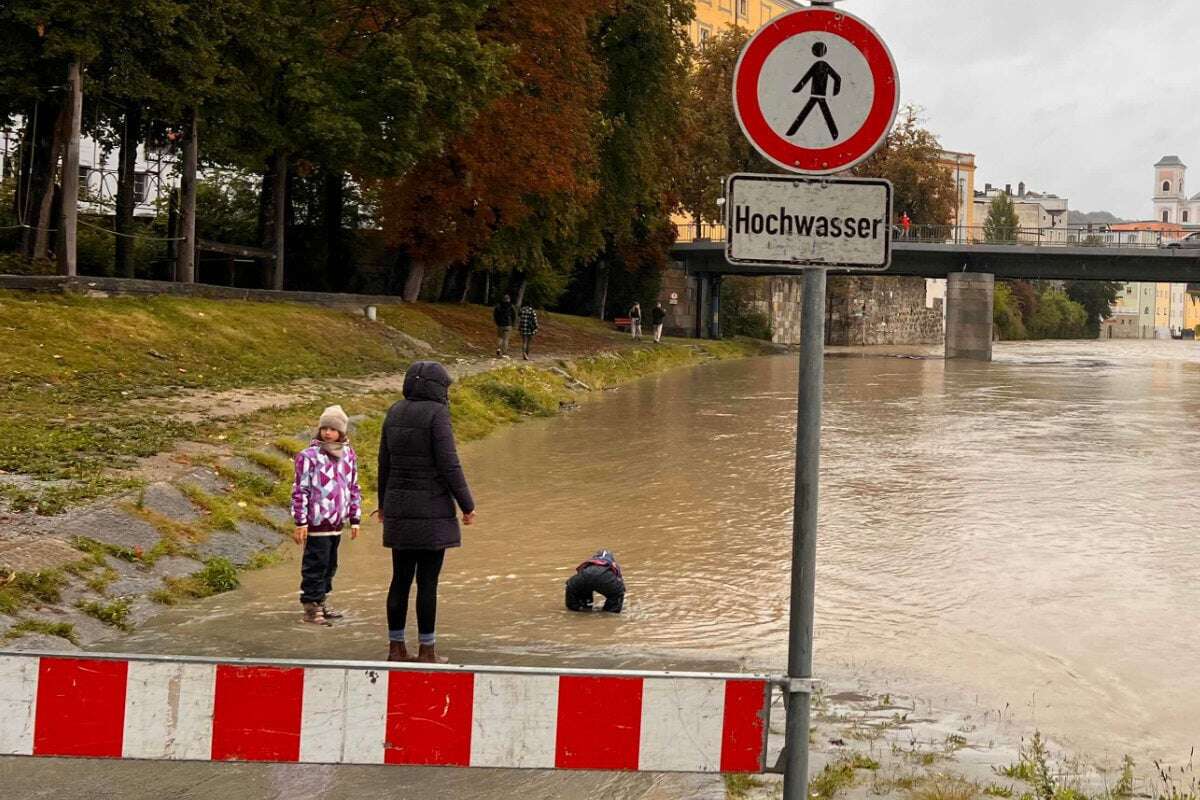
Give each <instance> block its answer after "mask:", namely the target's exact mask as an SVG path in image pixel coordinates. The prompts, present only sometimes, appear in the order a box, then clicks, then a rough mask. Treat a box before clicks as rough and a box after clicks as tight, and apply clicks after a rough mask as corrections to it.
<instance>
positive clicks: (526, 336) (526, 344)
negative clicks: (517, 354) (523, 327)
mask: <svg viewBox="0 0 1200 800" xmlns="http://www.w3.org/2000/svg"><path fill="white" fill-rule="evenodd" d="M532 346H533V334H532V333H522V334H521V355H525V356H527V355H529V348H531V347H532Z"/></svg>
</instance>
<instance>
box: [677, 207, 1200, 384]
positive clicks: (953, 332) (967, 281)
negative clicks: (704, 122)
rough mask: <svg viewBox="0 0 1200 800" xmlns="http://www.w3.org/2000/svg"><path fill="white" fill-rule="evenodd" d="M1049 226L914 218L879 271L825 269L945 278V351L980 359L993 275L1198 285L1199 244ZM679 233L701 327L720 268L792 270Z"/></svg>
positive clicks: (710, 310) (712, 309) (690, 229)
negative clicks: (751, 261)
mask: <svg viewBox="0 0 1200 800" xmlns="http://www.w3.org/2000/svg"><path fill="white" fill-rule="evenodd" d="M1049 230H1050V229H1045V230H1042V229H1029V230H1024V229H1022V230H1018V231H1017V232H1016V234H1015V237H1014V239H1013V240H1012V241H1010V242H985V241H979V240H981V239H982V238H983V237H982V236H981V235H977V232H972V231H968V232H967V233H965V234H963V233H960V235H958V236H951V235H947V233H948V232H947V229H946V228H944V227H941V226H937V227H936V228H933V229H926V228H925V227H923V226H914V228H913V229H912V230H910V231H909V234H908V235H907V236H902V237H894V238H893V240H892V263H891V266H890V267H889V268H888V269H887V270H886V271H884V272H874V271H873V272H864V271H856V270H853V269H831V270H829V274H830V275H872V276H877V277H889V276H895V277H917V278H945V279H947V281H948V284H947V290H946V357H947V358H972V359H979V360H985V361H986V360H990V359H991V353H992V347H991V343H992V291H993V285H994V281H995V279H996V278H1000V279H1022V280H1094V281H1144V282H1151V283H1188V284H1193V285H1195V286H1196V287H1197V289H1198V290H1200V247H1187V246H1180V244H1181V243H1180V242H1178V241H1164V240H1158V239H1147V238H1145V237H1143V236H1135V235H1133V234H1140V233H1143V232H1121V233H1108V232H1101V233H1089V232H1087V231H1074V233H1075V234H1076V235H1075V236H1074V237H1069V236H1067V235H1066V234H1067V233H1069V231H1066V230H1064V229H1053V231H1054V233H1053V235H1051V234H1050V233H1049ZM679 234H680V235H679V238H678V239H677V240H676V243H675V245H674V246H673V247H672V249H671V255H672V258H673V259H674V260H675V261H676V262H677V263H679V264H680V265H682V267H683V268H684V270H685V271H686V272H687V273H688V274H689V275H694V276H696V277H697V278H698V282H699V291H698V302H699V306H700V310H699V316H700V319H701V320H704V321H706V322H707V323H708V324H705V325H702V326H701V327H702V328H705V329H706V330H707V331H708V332H710V333H712V332H714V331H716V330H718V329H717V328H716V320H717V316H718V312H719V305H720V291H719V286H720V280H721V277H722V276H724V275H730V274H739V275H795V274H798V273H797V272H796V271H794V270H789V269H785V268H780V267H747V266H745V265H738V266H736V267H735V266H733V265H731V264H729V262H728V261H726V260H725V241H724V230H723V228H722V227H721V226H701V227H700V229H699V230H698V231H697V227H696V226H695V225H682V226H680V228H679ZM697 234H699V235H697ZM956 238H957V239H961V241H955V240H954V239H956ZM1081 238H1082V241H1080V239H1081Z"/></svg>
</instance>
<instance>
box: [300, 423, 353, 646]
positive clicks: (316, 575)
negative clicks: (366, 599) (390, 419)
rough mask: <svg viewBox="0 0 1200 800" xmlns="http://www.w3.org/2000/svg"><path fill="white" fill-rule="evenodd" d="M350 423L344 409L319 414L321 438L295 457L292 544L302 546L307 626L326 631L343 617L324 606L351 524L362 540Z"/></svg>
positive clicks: (302, 573)
mask: <svg viewBox="0 0 1200 800" xmlns="http://www.w3.org/2000/svg"><path fill="white" fill-rule="evenodd" d="M349 422H350V420H349V418H347V417H346V412H345V411H343V410H342V407H341V406H329V407H328V408H326V409H325V410H324V411H323V412H321V420H320V422H318V423H317V436H316V438H315V439H313V441H312V444H310V445H309V446H308V447H306V448H304V449H303V450H301V451H300V452H299V453H297V454H296V478H295V480H294V482H293V483H292V521H293V522H294V523H295V524H296V528H295V530H294V531H293V533H292V538H293V539H294V540H295V542H296V544H299V545H303V546H304V557H303V559H301V562H300V603H301V604H302V605H303V606H304V621H305V622H308V623H312V624H313V625H328V624H330V623H329V621H330V620H333V619H340V618H341V617H342V613H341V612H340V611H334V610H333V609H332V608H330V607H329V606H327V605H326V604H325V600H326V598H328V596H329V593H330V592H332V591H333V576H334V574H335V573H337V566H338V546H339V545H340V544H341V541H342V528H343V527H344V526H345V524H346V523H347V522H349V523H350V538H351V539H357V538H358V526H359V523H360V521H361V517H362V491H361V490H360V489H359V487H358V458H357V456H355V454H354V448H353V447H351V446H350V442H349V440H348V439H347V438H346V428H347V427H348V425H349Z"/></svg>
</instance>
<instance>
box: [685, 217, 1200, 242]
mask: <svg viewBox="0 0 1200 800" xmlns="http://www.w3.org/2000/svg"><path fill="white" fill-rule="evenodd" d="M675 228H676V237H675V241H676V242H677V243H693V242H706V241H707V242H722V241H724V240H725V226H724V225H721V224H719V223H713V222H703V223H695V222H681V223H677V224H676V226H675ZM1188 233H1190V231H1188V232H1183V233H1174V232H1166V231H1151V230H1135V231H1110V230H1101V229H1095V228H1094V229H1092V230H1088V229H1086V228H1065V227H1055V228H1016V229H1013V230H1011V231H1006V232H1002V233H1001V234H1000V235H997V234H995V233H993V234H991V235H989V234H988V232H987V231H986V230H985V229H984V227H983V226H982V225H975V226H967V225H911V226H910V227H909V228H908V229H907V230H905V229H904V227H903V226H901V225H893V226H892V241H894V242H914V243H921V244H963V245H984V244H986V245H997V244H999V245H1004V244H1012V245H1034V246H1037V247H1131V248H1156V247H1166V246H1168V245H1169V244H1170V243H1172V242H1177V241H1179V240H1180V239H1182V238H1183V237H1184V236H1186V235H1187V234H1188Z"/></svg>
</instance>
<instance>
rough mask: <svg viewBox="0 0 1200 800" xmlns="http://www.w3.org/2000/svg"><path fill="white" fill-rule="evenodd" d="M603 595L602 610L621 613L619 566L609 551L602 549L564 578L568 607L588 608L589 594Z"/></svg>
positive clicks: (622, 596) (622, 591) (622, 585)
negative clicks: (566, 578)
mask: <svg viewBox="0 0 1200 800" xmlns="http://www.w3.org/2000/svg"><path fill="white" fill-rule="evenodd" d="M593 592H599V593H600V594H602V595H604V610H605V611H609V612H611V613H613V614H620V613H621V607H622V606H624V604H625V581H624V579H622V578H621V566H620V565H619V564H617V559H616V556H614V555H613V554H612V551H610V550H601V551H600V552H598V553H596V554H595V555H594V556H592V557H591V558H589V559H588V560H587V561H585V562H583V563H582V564H580V565H579V566H578V567H576V569H575V574H574V575H572V576H571V579H570V580H568V581H567V610H568V611H591V610H592V594H593Z"/></svg>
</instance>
